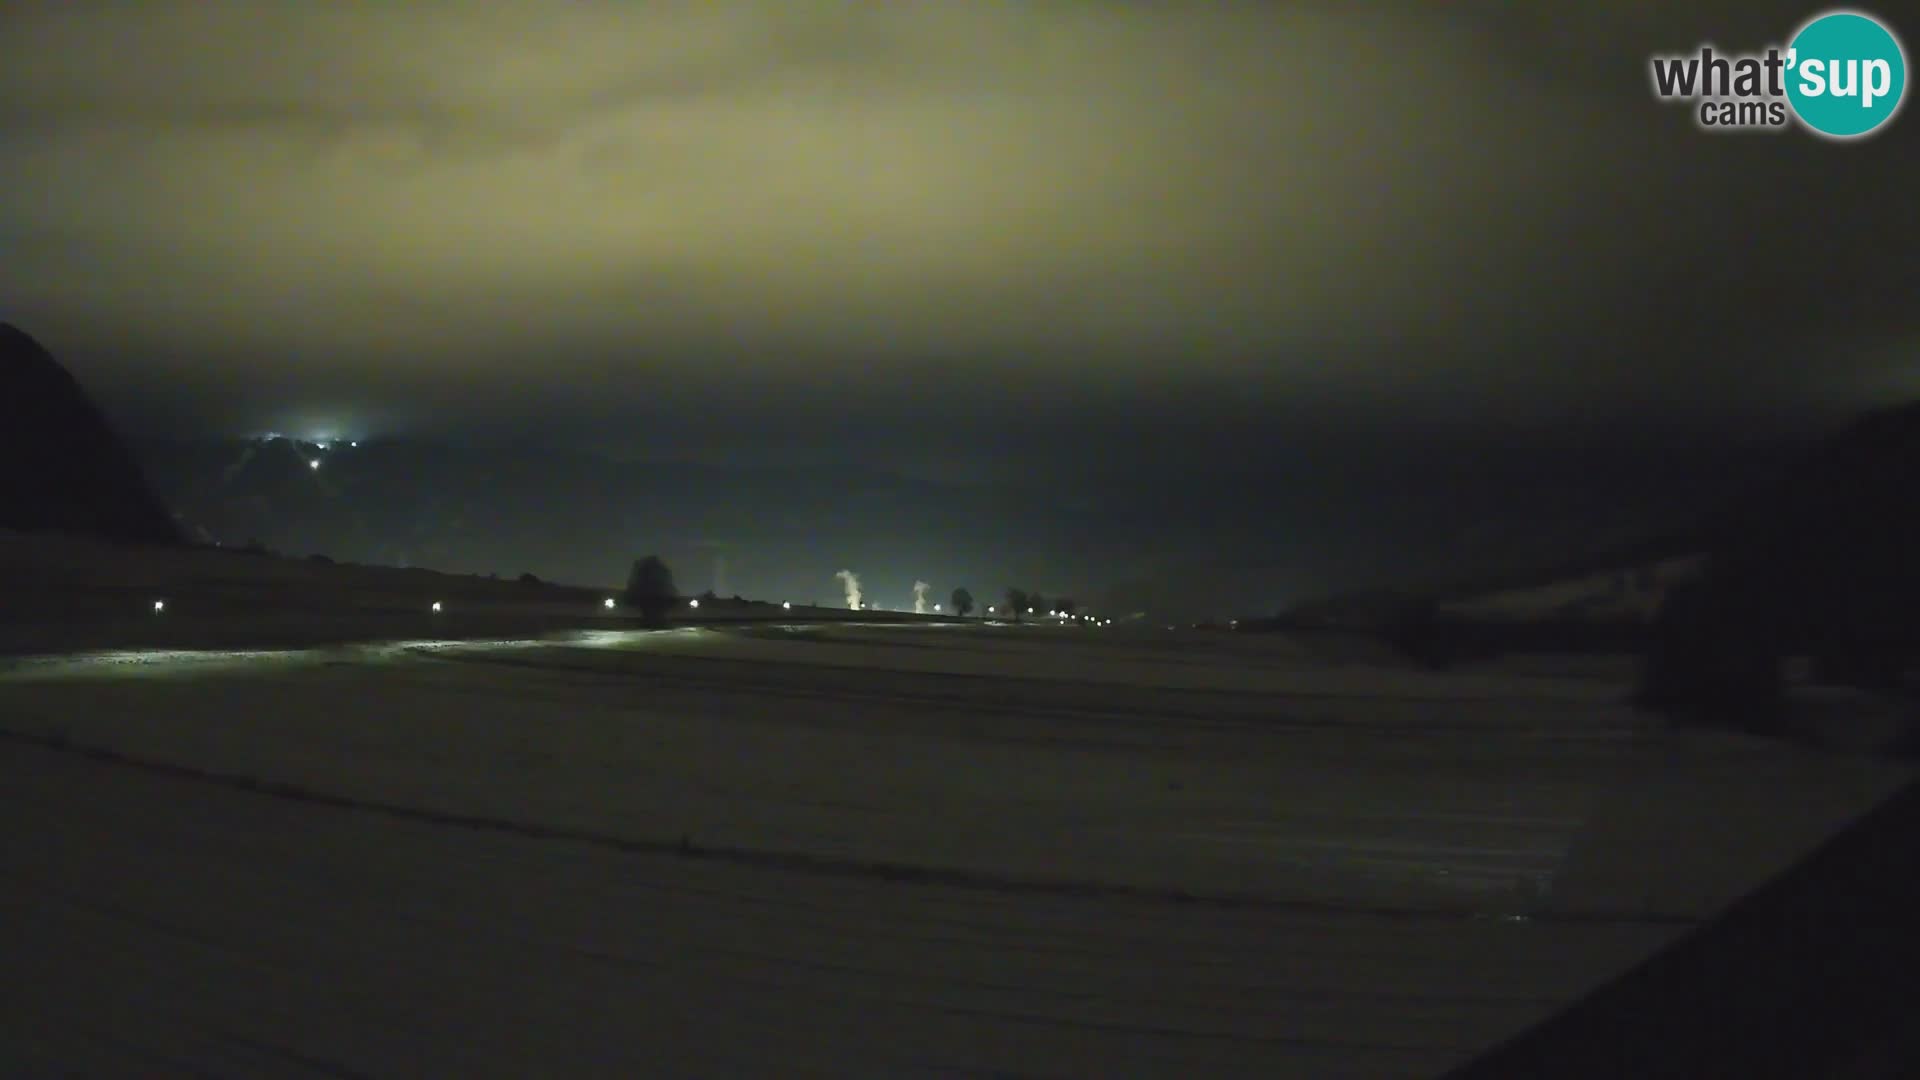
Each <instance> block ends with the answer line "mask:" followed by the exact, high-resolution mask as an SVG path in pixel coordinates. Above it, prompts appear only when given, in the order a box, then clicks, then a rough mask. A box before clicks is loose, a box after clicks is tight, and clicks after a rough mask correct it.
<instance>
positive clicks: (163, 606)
mask: <svg viewBox="0 0 1920 1080" xmlns="http://www.w3.org/2000/svg"><path fill="white" fill-rule="evenodd" d="M165 610H167V602H166V601H165V600H155V601H154V602H153V613H154V614H155V615H158V614H160V613H161V612H163V611H165Z"/></svg>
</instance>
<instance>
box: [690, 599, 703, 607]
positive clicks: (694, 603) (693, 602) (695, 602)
mask: <svg viewBox="0 0 1920 1080" xmlns="http://www.w3.org/2000/svg"><path fill="white" fill-rule="evenodd" d="M687 606H688V607H699V606H700V601H699V600H697V599H696V600H689V601H687Z"/></svg>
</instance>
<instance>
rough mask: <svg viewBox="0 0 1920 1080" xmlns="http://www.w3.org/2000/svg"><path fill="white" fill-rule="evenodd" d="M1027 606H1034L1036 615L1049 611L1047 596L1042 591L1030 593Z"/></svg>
mask: <svg viewBox="0 0 1920 1080" xmlns="http://www.w3.org/2000/svg"><path fill="white" fill-rule="evenodd" d="M1026 606H1027V607H1030V608H1032V609H1033V613H1034V614H1035V615H1044V614H1046V613H1047V598H1046V597H1045V596H1043V595H1041V594H1040V593H1028V594H1027V604H1026Z"/></svg>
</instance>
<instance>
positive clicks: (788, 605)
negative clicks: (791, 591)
mask: <svg viewBox="0 0 1920 1080" xmlns="http://www.w3.org/2000/svg"><path fill="white" fill-rule="evenodd" d="M780 607H781V608H782V609H783V610H786V611H792V610H793V601H791V600H782V601H781V602H780Z"/></svg>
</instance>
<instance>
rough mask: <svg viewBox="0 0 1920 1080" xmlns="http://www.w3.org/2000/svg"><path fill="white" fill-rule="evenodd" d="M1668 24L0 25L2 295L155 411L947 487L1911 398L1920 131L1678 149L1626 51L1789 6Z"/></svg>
mask: <svg viewBox="0 0 1920 1080" xmlns="http://www.w3.org/2000/svg"><path fill="white" fill-rule="evenodd" d="M1669 7H1670V5H1654V4H1616V5H1587V6H1585V7H1582V6H1580V5H1568V4H1547V3H1539V4H1510V3H1491V2H1484V3H1483V2H1474V3H1464V4H1449V5H1430V4H1414V3H1406V4H1395V5H1348V4H1334V3H1322V4H1314V3H1298V4H1251V3H1247V4H1237V3H1218V4H1200V3H1193V4H1177V3H1169V4H1159V5H1140V4H1122V3H1117V2H1115V3H1105V2H1091V0H1089V2H1081V3H1058V4H1015V3H989V2H973V0H954V2H951V3H938V2H936V3H921V4H890V3H854V4H831V5H828V4H797V3H788V2H775V0H765V2H755V3H746V2H737V3H727V4H707V3H694V2H686V3H646V4H641V3H604V4H577V5H564V6H560V5H496V4H481V3H474V4H432V5H428V4H420V5H226V4H203V3H171V4H163V3H153V4H143V5H138V6H128V5H106V4H97V5H96V4H51V3H47V4H23V5H13V6H11V7H9V8H8V9H7V11H6V13H5V14H4V15H0V175H4V176H6V177H7V183H6V185H5V189H4V192H0V248H4V251H5V257H4V259H0V315H3V316H4V317H6V318H9V319H11V320H13V321H16V322H19V323H20V324H22V325H24V326H27V327H28V328H29V329H31V330H33V331H34V332H35V333H36V334H38V335H39V336H41V337H43V338H44V339H46V340H47V341H48V342H49V343H50V344H51V345H53V346H54V347H55V348H56V350H57V351H59V352H61V354H62V355H63V356H65V357H66V358H67V359H68V360H69V361H70V362H71V363H72V364H73V365H74V366H75V367H76V368H78V369H79V370H81V371H82V372H83V374H85V375H86V376H87V377H88V379H89V381H90V383H92V384H94V385H96V386H98V387H99V388H100V389H101V391H102V393H104V394H105V395H106V396H107V397H108V398H109V399H110V400H113V401H115V402H118V403H120V404H121V407H123V408H125V409H128V410H133V411H144V413H145V414H147V415H149V416H152V415H162V416H164V415H166V414H171V415H172V416H173V417H174V418H175V420H176V421H177V422H179V423H192V424H200V425H204V424H220V425H226V426H231V427H235V428H259V427H266V426H284V425H288V424H292V423H313V424H333V425H342V424H348V425H358V426H363V427H364V426H377V425H385V424H407V425H413V426H425V427H433V426H439V427H447V428H460V427H462V426H463V425H464V426H466V427H467V428H469V429H473V430H478V429H481V428H498V429H503V430H506V429H511V430H514V431H516V432H519V433H521V434H523V435H527V436H529V437H533V436H537V435H538V434H539V433H540V432H542V431H545V433H546V434H547V436H549V437H551V438H555V439H560V438H582V439H587V440H590V441H594V442H597V443H602V444H618V443H621V442H622V441H623V440H625V442H626V444H627V445H628V446H629V447H639V448H644V444H647V443H648V440H649V439H652V440H653V442H654V443H672V444H680V445H690V444H693V443H698V444H700V445H701V446H703V447H704V448H705V449H706V450H707V451H709V452H712V453H716V454H718V453H732V452H738V449H739V447H740V446H741V445H746V444H753V443H756V442H765V441H766V440H768V439H771V438H775V437H777V438H779V439H782V440H785V441H786V442H787V443H789V444H793V445H794V446H798V445H799V444H803V443H804V444H807V445H809V446H811V447H813V448H814V449H816V450H818V451H820V452H821V453H825V454H828V455H829V456H831V455H832V454H834V453H845V454H852V455H856V456H857V455H858V454H860V453H863V452H873V451H874V448H875V447H876V446H878V445H881V444H886V445H888V446H889V447H891V449H890V450H889V451H888V452H889V453H890V454H892V455H893V456H894V457H895V458H896V459H897V460H900V461H908V460H912V461H918V462H921V463H922V464H923V465H924V467H925V468H928V469H933V470H938V471H941V472H943V473H947V474H969V475H971V474H979V473H981V472H982V470H983V469H986V468H987V463H988V462H990V461H991V460H992V459H994V458H996V457H1000V458H1004V457H1005V455H1006V454H1007V453H1009V452H1011V451H1013V450H1021V451H1023V452H1028V451H1030V452H1031V455H1032V456H1033V457H1034V459H1035V460H1040V459H1044V460H1049V461H1070V460H1073V459H1074V458H1075V455H1076V451H1075V450H1074V447H1076V446H1080V445H1083V444H1084V443H1085V441H1086V440H1088V439H1092V438H1096V437H1104V438H1107V439H1109V440H1111V438H1112V436H1113V435H1114V433H1116V432H1120V433H1125V434H1126V435H1127V436H1128V438H1129V439H1130V440H1131V442H1130V445H1134V446H1135V447H1136V448H1144V449H1143V452H1144V453H1148V454H1150V455H1174V456H1178V455H1179V454H1180V453H1181V452H1182V451H1181V449H1180V448H1181V447H1193V446H1207V447H1209V448H1210V449H1209V450H1208V451H1207V452H1209V453H1215V454H1220V453H1228V452H1236V453H1242V454H1244V453H1248V452H1252V451H1251V450H1250V448H1252V447H1257V446H1258V445H1259V443H1260V440H1261V439H1263V438H1265V437H1266V433H1268V432H1270V430H1271V429H1272V428H1273V426H1275V424H1276V423H1279V424H1285V425H1289V426H1295V427H1303V428H1308V429H1313V430H1315V431H1320V430H1323V429H1324V430H1326V431H1329V432H1337V431H1339V430H1349V431H1359V432H1363V433H1364V434H1362V435H1360V436H1355V437H1352V438H1349V440H1348V442H1349V443H1350V444H1352V445H1355V446H1359V445H1364V444H1366V443H1369V442H1371V441H1373V440H1375V438H1376V436H1377V433H1381V432H1391V431H1408V430H1412V431H1420V430H1426V429H1446V428H1448V427H1449V426H1453V427H1460V428H1464V427H1469V426H1481V427H1484V426H1486V425H1488V424H1493V423H1496V422H1497V423H1499V424H1504V425H1508V426H1509V427H1511V428H1513V429H1514V430H1516V431H1520V430H1523V429H1524V430H1526V431H1531V432H1536V433H1538V432H1542V431H1552V430H1555V429H1556V428H1558V429H1561V430H1567V429H1568V428H1567V425H1570V424H1573V425H1576V426H1577V424H1585V425H1586V426H1585V427H1582V428H1580V430H1582V431H1586V430H1605V429H1606V428H1608V427H1609V426H1618V424H1619V423H1620V422H1622V420H1623V419H1628V420H1632V421H1634V422H1635V423H1646V424H1654V423H1664V422H1668V421H1671V422H1674V423H1680V422H1686V421H1687V420H1688V418H1704V419H1702V420H1701V422H1706V420H1708V419H1715V420H1716V422H1720V423H1723V424H1725V423H1749V422H1753V421H1754V418H1756V417H1760V418H1769V417H1770V418H1772V420H1773V421H1776V422H1779V423H1783V424H1784V423H1788V422H1789V421H1792V420H1794V418H1796V417H1804V416H1807V415H1811V412H1812V411H1816V410H1819V409H1838V408H1845V407H1852V406H1855V405H1858V404H1860V403H1863V402H1867V401H1874V400H1884V399H1886V398H1889V397H1894V396H1899V395H1912V394H1916V393H1920V374H1916V362H1915V360H1914V356H1915V350H1916V349H1920V327H1916V325H1915V321H1914V316H1913V314H1912V309H1911V297H1912V296H1913V295H1914V292H1915V288H1916V285H1920V280H1917V278H1920V271H1917V270H1916V266H1920V260H1915V259H1914V258H1913V251H1914V250H1915V246H1914V245H1915V241H1916V239H1920V226H1916V222H1915V214H1916V209H1915V205H1916V204H1915V201H1914V199H1913V198H1912V193H1911V192H1912V188H1911V184H1912V178H1913V176H1914V175H1916V169H1915V165H1916V156H1915V154H1914V152H1913V143H1914V140H1913V139H1912V138H1911V136H1910V131H1911V130H1912V124H1913V123H1914V121H1913V119H1912V118H1911V117H1907V118H1905V120H1904V121H1903V122H1902V124H1900V125H1896V128H1895V129H1894V130H1893V131H1892V132H1890V133H1889V134H1886V135H1883V136H1881V137H1877V138H1874V139H1871V140H1868V141H1866V142H1864V143H1861V144H1857V145H1847V146H1838V145H1834V144H1830V143H1825V142H1822V141H1820V140H1816V139H1813V138H1810V137H1807V136H1805V135H1802V134H1800V133H1797V132H1791V133H1784V134H1778V135H1752V136H1742V137H1726V136H1720V137H1715V136H1709V135H1705V134H1702V133H1700V132H1698V131H1696V130H1695V129H1694V127H1693V126H1692V124H1691V123H1690V122H1689V120H1688V119H1687V117H1686V116H1685V115H1684V113H1683V111H1682V110H1679V109H1677V108H1675V107H1663V106H1661V105H1659V104H1657V103H1656V102H1654V101H1653V100H1652V99H1651V96H1650V94H1649V92H1648V83H1647V77H1646V74H1645V61H1646V57H1647V56H1648V55H1649V54H1650V53H1652V52H1656V51H1669V50H1680V49H1686V48H1689V47H1691V46H1693V45H1696V44H1698V43H1700V42H1701V41H1705V40H1712V41H1715V42H1718V43H1720V44H1723V45H1725V46H1727V47H1729V48H1746V47H1757V46H1760V45H1763V44H1765V43H1767V42H1770V41H1775V40H1779V39H1780V38H1782V37H1784V36H1785V35H1786V34H1787V33H1788V32H1789V31H1790V30H1791V29H1792V28H1793V27H1794V26H1795V25H1796V24H1797V23H1798V22H1800V21H1801V20H1803V19H1804V18H1805V17H1806V15H1807V14H1808V13H1809V12H1808V11H1805V10H1802V9H1800V8H1797V7H1794V6H1791V5H1784V4H1778V3H1766V4H1762V5H1758V6H1756V5H1739V6H1736V5H1733V4H1731V3H1713V4H1702V5H1692V6H1690V7H1689V8H1688V9H1687V10H1686V11H1670V10H1668V9H1669ZM1588 8H1592V9H1593V10H1588ZM316 417H321V418H328V417H331V418H335V419H315V418H316ZM856 429H857V432H858V433H857V434H856V433H854V432H855V431H856ZM1329 437H1331V436H1329ZM1378 437H1382V438H1384V437H1385V436H1378ZM729 447H731V449H729ZM1028 467H1031V465H1029V466H1028Z"/></svg>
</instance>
